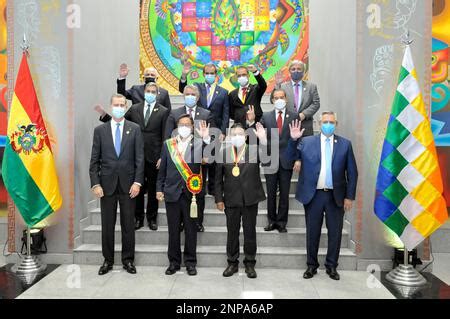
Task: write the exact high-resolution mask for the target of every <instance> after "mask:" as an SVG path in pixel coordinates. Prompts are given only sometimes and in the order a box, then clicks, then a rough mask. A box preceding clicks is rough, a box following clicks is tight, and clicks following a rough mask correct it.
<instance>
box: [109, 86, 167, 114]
mask: <svg viewBox="0 0 450 319" xmlns="http://www.w3.org/2000/svg"><path fill="white" fill-rule="evenodd" d="M158 89H159V92H158V95H157V96H156V103H159V104H162V105H163V106H164V107H165V108H166V109H168V110H169V111H170V110H171V109H172V104H171V103H170V97H169V92H168V91H167V90H166V89H164V88H162V87H160V86H158ZM117 93H119V94H122V95H124V96H125V97H126V98H127V99H128V100H131V103H132V104H139V103H141V102H144V100H145V84H139V85H133V86H132V87H131V88H130V89H128V90H127V89H126V79H121V80H119V79H117Z"/></svg>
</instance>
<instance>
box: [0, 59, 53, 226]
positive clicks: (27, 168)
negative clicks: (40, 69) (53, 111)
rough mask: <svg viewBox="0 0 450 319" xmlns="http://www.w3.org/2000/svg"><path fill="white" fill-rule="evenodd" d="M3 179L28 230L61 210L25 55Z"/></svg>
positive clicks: (13, 111)
mask: <svg viewBox="0 0 450 319" xmlns="http://www.w3.org/2000/svg"><path fill="white" fill-rule="evenodd" d="M2 176H3V180H4V183H5V186H6V189H7V190H8V193H9V195H10V196H11V198H12V200H13V201H14V203H15V205H16V206H17V208H18V209H19V211H20V213H21V215H22V217H23V219H24V221H25V223H26V224H27V225H28V226H29V227H32V226H34V225H36V224H37V223H39V222H40V221H42V220H43V219H45V218H46V217H48V216H49V215H50V214H51V213H53V212H54V211H56V210H58V209H59V208H60V207H61V205H62V197H61V194H60V192H59V185H58V177H57V175H56V168H55V162H54V159H53V153H52V148H51V145H50V140H49V137H48V135H47V129H46V127H45V123H44V120H43V118H42V113H41V109H40V107H39V101H38V99H37V96H36V91H35V89H34V85H33V79H32V77H31V73H30V68H29V67H28V62H27V55H26V53H24V54H23V56H22V61H21V63H20V68H19V72H18V74H17V80H16V86H15V88H14V96H13V98H12V102H11V108H10V112H9V121H8V132H7V138H6V145H5V153H4V157H3V165H2Z"/></svg>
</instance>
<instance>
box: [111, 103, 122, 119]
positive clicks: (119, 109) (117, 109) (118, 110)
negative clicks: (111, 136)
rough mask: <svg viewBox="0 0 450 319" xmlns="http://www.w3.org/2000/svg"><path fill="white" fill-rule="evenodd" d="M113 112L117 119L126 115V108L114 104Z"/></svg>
mask: <svg viewBox="0 0 450 319" xmlns="http://www.w3.org/2000/svg"><path fill="white" fill-rule="evenodd" d="M111 114H112V116H113V117H114V118H115V119H121V118H122V117H124V116H125V108H123V107H120V106H113V107H112V110H111Z"/></svg>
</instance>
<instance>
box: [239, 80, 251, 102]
mask: <svg viewBox="0 0 450 319" xmlns="http://www.w3.org/2000/svg"><path fill="white" fill-rule="evenodd" d="M243 88H247V92H246V93H245V94H246V96H245V97H246V98H247V95H248V89H249V84H247V85H246V86H243V87H242V86H240V87H239V92H238V97H239V99H240V100H241V101H242V103H245V101H244V95H243V94H242V89H243Z"/></svg>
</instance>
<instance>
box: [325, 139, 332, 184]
mask: <svg viewBox="0 0 450 319" xmlns="http://www.w3.org/2000/svg"><path fill="white" fill-rule="evenodd" d="M325 141H326V143H325V188H333V173H332V172H331V142H330V138H327V139H326V140H325Z"/></svg>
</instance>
